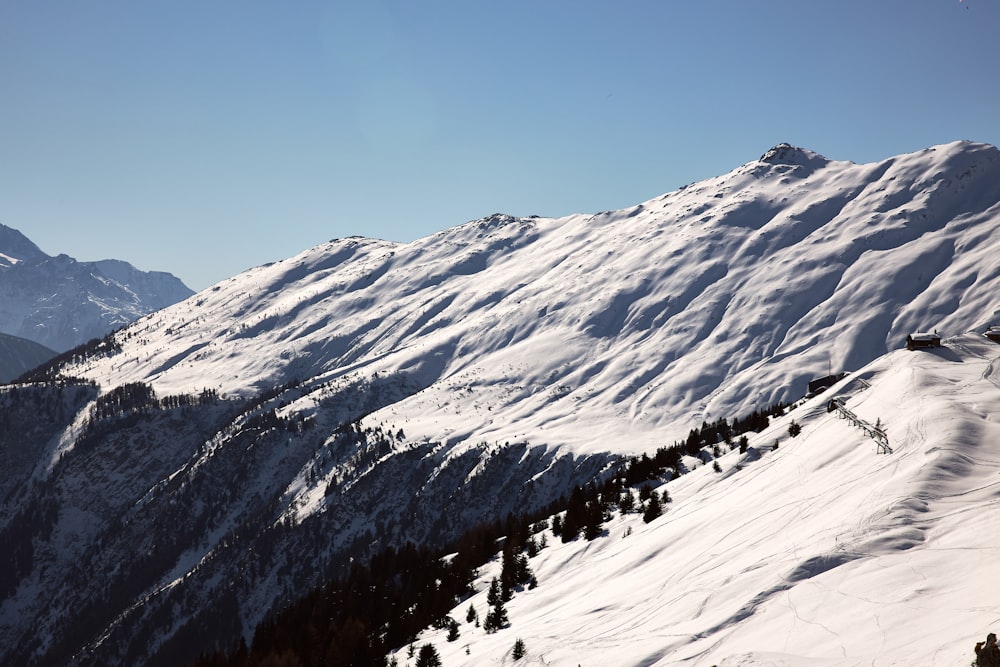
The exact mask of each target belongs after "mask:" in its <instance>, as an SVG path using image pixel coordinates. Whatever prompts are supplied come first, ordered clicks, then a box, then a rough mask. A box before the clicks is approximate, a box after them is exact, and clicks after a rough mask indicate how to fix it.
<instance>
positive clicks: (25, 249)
mask: <svg viewBox="0 0 1000 667" xmlns="http://www.w3.org/2000/svg"><path fill="white" fill-rule="evenodd" d="M44 257H45V253H43V252H42V251H41V250H40V249H39V248H38V246H36V245H35V244H34V243H32V242H31V241H30V240H29V239H28V237H27V236H25V235H24V234H22V233H21V232H19V231H17V230H16V229H14V228H13V227H8V226H7V225H3V224H0V261H2V259H3V258H6V259H7V263H10V260H14V262H18V261H25V260H37V259H42V258H44Z"/></svg>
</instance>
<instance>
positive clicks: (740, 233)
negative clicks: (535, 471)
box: [66, 142, 1000, 451]
mask: <svg viewBox="0 0 1000 667" xmlns="http://www.w3.org/2000/svg"><path fill="white" fill-rule="evenodd" d="M998 244H1000V151H998V150H997V149H996V148H995V147H992V146H986V145H981V144H973V143H968V142H956V143H953V144H948V145H944V146H938V147H935V148H931V149H927V150H924V151H921V152H918V153H914V154H910V155H902V156H898V157H895V158H890V159H888V160H885V161H883V162H880V163H877V164H868V165H856V164H853V163H847V162H832V161H829V160H826V159H825V158H822V157H821V156H818V155H816V154H814V153H811V152H809V151H806V150H803V149H799V148H793V147H791V146H787V145H781V146H778V147H775V148H774V149H772V150H770V151H768V152H767V153H766V154H765V155H764V156H763V157H762V158H761V159H760V160H755V161H753V162H749V163H747V164H745V165H743V166H741V167H739V168H738V169H736V170H734V171H732V172H730V173H728V174H725V175H723V176H720V177H718V178H714V179H710V180H708V181H704V182H701V183H697V184H694V185H691V186H689V187H686V188H683V189H681V190H678V191H676V192H672V193H670V194H667V195H664V196H662V197H658V198H656V199H654V200H651V201H648V202H646V203H644V204H641V205H638V206H636V207H633V208H630V209H626V210H622V211H610V212H605V213H600V214H597V215H574V216H569V217H566V218H559V219H548V218H512V217H509V216H504V215H494V216H491V217H488V218H484V219H482V220H477V221H474V222H470V223H468V224H465V225H462V226H460V227H456V228H454V229H449V230H446V231H444V232H441V233H439V234H436V235H434V236H430V237H428V238H425V239H421V240H419V241H416V242H413V243H410V244H405V245H402V244H392V243H387V242H383V241H374V240H368V239H361V238H351V239H345V240H339V241H331V242H330V243H328V244H325V245H322V246H319V247H316V248H313V249H310V250H307V251H305V252H303V253H302V254H300V255H298V256H296V257H292V258H290V259H288V260H285V261H282V262H278V263H275V264H272V265H269V266H264V267H260V268H257V269H254V270H251V271H249V272H247V273H244V274H241V275H239V276H236V277H234V278H232V279H230V280H228V281H224V282H222V283H220V284H218V285H216V286H215V287H213V288H211V289H209V290H206V291H205V292H202V293H201V294H199V295H198V296H197V297H195V298H193V299H190V300H188V301H185V302H183V303H181V304H179V305H177V306H175V307H173V308H170V309H167V310H165V311H163V312H161V313H157V314H155V315H152V316H150V317H148V318H145V319H143V320H142V321H141V322H139V323H137V324H136V325H135V326H133V327H130V328H129V329H128V331H127V332H124V333H123V334H121V335H120V336H119V338H120V339H121V341H122V346H123V348H122V351H121V353H120V354H117V355H114V356H111V357H106V358H103V359H100V360H97V361H93V362H87V363H85V364H84V365H82V366H80V367H78V368H73V369H68V370H67V371H66V372H68V373H70V374H76V375H84V376H86V377H90V378H93V379H95V380H97V381H98V382H99V383H100V384H101V385H102V386H103V387H105V388H111V387H114V386H117V385H119V384H122V383H123V382H128V381H135V380H145V381H150V382H152V383H153V384H154V386H156V387H157V388H158V389H161V390H162V391H163V392H167V393H169V392H180V391H197V390H200V389H201V388H203V387H206V386H208V387H212V388H214V389H217V390H218V391H219V392H221V393H224V394H229V395H231V394H242V395H247V394H250V393H253V392H256V391H259V390H261V389H262V388H266V387H270V386H274V385H276V384H281V383H284V382H286V381H288V380H290V379H300V380H301V379H305V378H325V379H328V378H336V377H340V376H343V375H345V374H348V373H354V372H359V371H362V370H363V371H365V372H368V373H373V372H381V373H384V372H402V373H405V374H406V375H407V377H409V378H411V379H412V380H413V381H414V382H415V383H416V384H417V385H418V386H419V387H420V388H421V390H422V391H420V392H419V393H416V394H414V395H413V396H410V397H407V398H406V399H405V400H401V401H399V402H397V403H394V404H393V405H391V406H387V407H386V408H385V409H384V415H383V414H380V415H378V416H377V417H373V419H383V418H384V419H391V420H393V421H395V422H403V423H404V425H405V426H406V429H407V432H408V433H409V434H410V435H411V437H412V436H416V435H419V436H422V437H426V438H427V439H440V438H442V437H445V436H446V437H448V438H451V439H465V440H470V439H471V440H485V441H487V442H494V441H506V440H511V439H518V438H522V437H525V436H526V434H536V435H540V434H543V433H544V438H543V439H544V440H545V441H546V442H548V443H551V444H556V445H563V444H565V445H569V446H571V447H572V448H574V449H575V450H577V451H579V450H581V449H583V450H594V449H599V450H604V449H609V448H610V449H614V450H630V451H637V450H642V449H646V448H648V447H649V446H651V445H653V444H662V442H663V440H664V439H665V438H673V437H683V436H684V435H685V434H686V432H687V429H688V428H690V427H691V426H692V425H699V424H700V423H701V422H702V421H703V420H705V419H715V418H718V417H732V416H735V415H737V414H743V413H746V412H749V411H750V410H752V409H755V408H757V407H760V406H763V405H767V404H771V403H774V402H776V401H778V400H789V399H793V398H795V397H797V396H801V395H802V394H803V393H804V391H805V387H806V384H807V382H808V381H809V380H810V379H812V378H815V377H819V376H824V375H827V374H828V372H829V371H832V372H837V371H840V370H842V369H852V368H858V367H859V366H861V365H863V364H865V363H867V362H869V361H871V360H872V359H874V358H875V357H877V356H879V355H881V354H884V353H885V352H886V351H888V350H892V349H896V348H898V347H899V346H901V345H902V343H903V341H904V340H905V337H906V335H907V334H908V333H910V332H911V331H914V330H932V329H939V330H940V331H941V332H943V333H945V334H954V333H959V332H963V331H967V330H970V329H975V328H978V327H981V326H983V325H985V324H987V323H989V322H991V321H992V320H993V319H994V318H995V317H996V313H997V309H998V308H1000V303H998V301H997V297H996V295H997V294H998V293H1000V261H998V254H997V251H998V248H1000V245H998ZM584 423H585V424H586V425H585V426H584V425H583V424H584Z"/></svg>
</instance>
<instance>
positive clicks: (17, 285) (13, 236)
mask: <svg viewBox="0 0 1000 667" xmlns="http://www.w3.org/2000/svg"><path fill="white" fill-rule="evenodd" d="M191 294H193V292H192V291H191V290H190V289H188V287H187V286H185V285H184V283H182V282H181V281H180V280H178V279H177V278H176V277H174V276H172V275H170V274H169V273H162V272H145V271H139V270H138V269H136V268H135V267H133V266H132V265H131V264H128V263H127V262H122V261H119V260H104V261H100V262H77V261H76V260H75V259H73V258H72V257H69V256H67V255H59V256H57V257H50V256H49V255H46V254H45V253H44V252H42V251H41V250H39V249H38V247H37V246H36V245H35V244H34V243H32V242H31V241H29V240H28V239H27V238H26V237H25V236H24V235H23V234H21V233H20V232H19V231H17V230H15V229H11V228H10V227H6V226H3V225H0V332H2V333H7V334H11V335H15V336H18V337H21V338H26V339H28V340H31V341H34V342H36V343H40V344H42V345H44V346H46V347H49V348H52V349H53V350H56V351H57V352H62V351H65V350H68V349H70V348H72V347H76V346H77V345H79V344H81V343H84V342H86V341H88V340H90V339H92V338H100V337H101V336H104V335H105V334H107V333H109V332H110V331H113V330H114V329H117V328H119V327H121V326H124V325H126V324H128V323H130V322H133V321H135V320H136V319H138V318H139V317H141V316H142V315H145V314H146V313H150V312H153V311H155V310H158V309H160V308H163V307H164V306H169V305H171V304H174V303H177V302H178V301H181V300H182V299H185V298H187V297H188V296H190V295H191Z"/></svg>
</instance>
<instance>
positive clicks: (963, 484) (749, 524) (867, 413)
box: [399, 334, 1000, 667]
mask: <svg viewBox="0 0 1000 667" xmlns="http://www.w3.org/2000/svg"><path fill="white" fill-rule="evenodd" d="M945 345H946V346H945V347H944V348H942V349H940V350H934V351H923V352H907V351H905V350H902V351H895V352H891V353H889V354H887V355H885V356H883V357H881V358H879V359H877V360H876V361H875V362H873V363H871V364H869V365H867V366H866V367H864V368H862V369H860V370H859V371H858V372H857V373H855V374H853V375H851V376H849V377H848V378H847V379H845V380H844V381H842V382H841V383H840V384H839V385H837V386H836V387H835V388H834V389H832V390H830V391H828V392H827V393H825V394H823V395H821V396H819V397H817V398H815V399H813V400H812V401H809V402H806V403H804V404H803V405H801V406H799V407H798V408H797V409H795V410H794V411H792V412H790V413H789V414H788V415H787V416H786V417H784V418H783V419H779V420H776V421H775V422H774V423H772V425H771V427H770V428H769V429H768V430H767V431H765V432H763V433H761V434H759V435H758V436H756V437H755V438H754V439H752V440H751V443H750V444H751V449H750V450H749V451H748V453H747V454H745V455H740V454H739V452H738V451H733V452H730V453H728V454H725V455H724V456H722V457H721V458H719V459H717V460H718V462H719V463H720V465H721V468H722V472H721V473H717V472H714V471H713V469H712V466H710V465H705V466H701V467H699V468H697V469H696V470H694V471H692V472H691V473H689V474H687V475H684V476H682V477H680V478H678V479H676V480H674V481H671V482H669V483H667V484H666V485H663V486H662V487H660V489H659V490H661V491H662V490H667V491H669V493H670V496H671V497H672V499H673V502H672V503H671V504H669V505H668V506H667V507H668V509H667V512H666V513H665V514H664V515H663V516H661V517H660V518H659V519H656V520H655V521H653V522H651V523H649V524H645V523H643V521H642V518H641V515H640V514H629V515H626V516H625V517H624V518H622V517H621V516H619V517H618V518H616V519H615V520H614V521H613V522H611V523H609V524H607V531H606V535H605V536H604V537H601V538H598V539H596V540H594V541H593V542H585V541H583V540H577V541H575V542H570V543H567V544H562V543H560V541H559V539H558V538H554V537H553V536H552V535H551V534H550V535H549V536H548V544H549V546H548V547H547V548H546V549H544V550H542V551H541V552H540V554H539V555H538V556H537V557H535V558H534V559H532V560H531V567H532V568H533V569H534V571H535V573H536V575H537V577H538V580H539V586H538V588H536V589H533V590H527V591H524V592H521V593H518V594H517V595H516V596H515V597H514V598H513V600H512V601H511V602H509V603H508V604H507V610H508V614H509V617H510V621H511V625H510V627H509V628H506V629H504V630H501V631H500V632H498V633H496V634H486V633H485V632H484V631H483V630H482V629H481V628H478V627H474V626H473V625H472V624H469V623H465V622H464V619H465V617H466V610H467V608H468V606H469V604H470V603H471V604H473V605H475V606H476V607H477V609H478V612H479V615H480V617H482V616H484V615H485V611H486V608H487V606H486V601H485V598H486V592H485V591H486V589H487V588H488V587H489V580H490V578H491V577H493V576H497V574H498V570H499V564H495V565H494V566H493V567H491V568H487V569H485V570H484V572H483V576H482V578H481V580H480V581H479V582H478V589H479V590H480V593H478V594H477V595H476V596H475V597H474V598H473V599H472V600H471V601H467V602H465V603H463V604H462V605H460V606H459V607H458V608H456V609H455V610H454V611H453V612H452V614H451V616H452V617H453V618H455V619H460V620H462V621H463V622H462V625H461V636H460V637H459V638H458V640H457V641H455V642H448V641H447V639H446V637H445V635H446V634H447V631H445V630H441V631H430V632H426V633H425V634H424V635H423V636H421V637H420V638H419V639H418V640H417V642H415V643H416V644H417V645H418V646H419V645H422V644H424V643H427V642H430V643H433V644H434V645H435V647H436V648H437V649H438V651H439V652H440V653H441V656H442V662H443V664H445V665H449V666H454V667H457V666H459V665H468V666H472V665H513V664H517V665H577V664H584V665H594V664H597V665H601V664H604V665H616V666H620V667H627V666H633V665H634V666H638V665H644V666H646V667H653V666H654V665H655V666H662V667H665V666H667V665H719V666H720V667H725V666H729V667H736V666H741V667H749V666H751V665H760V666H764V665H767V666H775V665H781V666H783V667H797V666H801V667H806V666H807V665H867V666H888V665H927V666H932V665H941V666H945V665H965V664H969V661H970V660H971V659H972V657H973V656H972V646H973V644H974V643H975V642H976V641H977V640H982V639H983V638H984V637H985V635H986V633H987V632H989V631H996V630H997V629H998V624H1000V603H998V600H997V594H996V591H997V586H998V583H1000V580H998V574H997V569H996V563H997V559H998V557H1000V536H998V535H997V531H996V526H997V525H1000V345H997V344H996V343H993V342H989V341H987V340H986V339H984V338H983V337H982V336H979V335H975V334H970V335H963V336H958V337H955V338H952V339H946V341H945ZM862 380H866V381H867V382H868V383H870V385H871V386H870V388H868V389H866V388H865V384H864V383H863V382H862ZM833 397H838V398H841V399H843V400H845V402H846V405H847V407H848V408H849V409H850V410H851V411H853V412H854V413H855V414H857V415H858V416H859V417H861V418H862V419H865V420H867V421H870V422H871V423H875V422H876V421H877V420H881V421H882V423H883V424H885V425H886V430H887V433H888V436H889V442H890V446H891V448H892V453H891V454H880V453H877V447H876V445H875V443H874V442H873V441H872V440H870V439H869V438H868V437H867V436H866V435H865V433H864V432H863V431H861V430H860V429H858V428H856V427H854V426H852V425H851V424H850V423H849V422H848V421H846V420H844V419H841V418H839V417H838V414H837V413H828V412H827V410H826V407H825V404H826V402H827V401H828V400H829V399H830V398H833ZM792 419H794V420H795V421H796V422H797V423H799V424H800V425H801V426H802V431H801V434H800V435H799V436H798V437H796V438H789V437H788V434H787V427H788V424H789V423H790V420H792ZM776 439H780V446H779V447H778V448H777V449H773V448H772V447H773V443H774V441H775V440H776ZM517 638H520V639H522V640H523V641H524V644H525V647H526V648H527V654H526V656H525V658H523V659H521V660H520V661H518V662H514V661H513V660H512V658H511V649H512V647H513V645H514V642H515V641H516V639H517ZM404 654H405V651H401V652H400V655H399V659H400V664H407V663H406V661H405V659H404Z"/></svg>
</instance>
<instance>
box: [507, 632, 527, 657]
mask: <svg viewBox="0 0 1000 667" xmlns="http://www.w3.org/2000/svg"><path fill="white" fill-rule="evenodd" d="M525 653H527V650H526V649H525V648H524V640H523V639H521V638H520V637H518V639H517V641H516V642H514V648H513V649H511V652H510V657H512V658H513V659H514V660H520V659H521V658H523V657H524V654H525Z"/></svg>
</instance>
